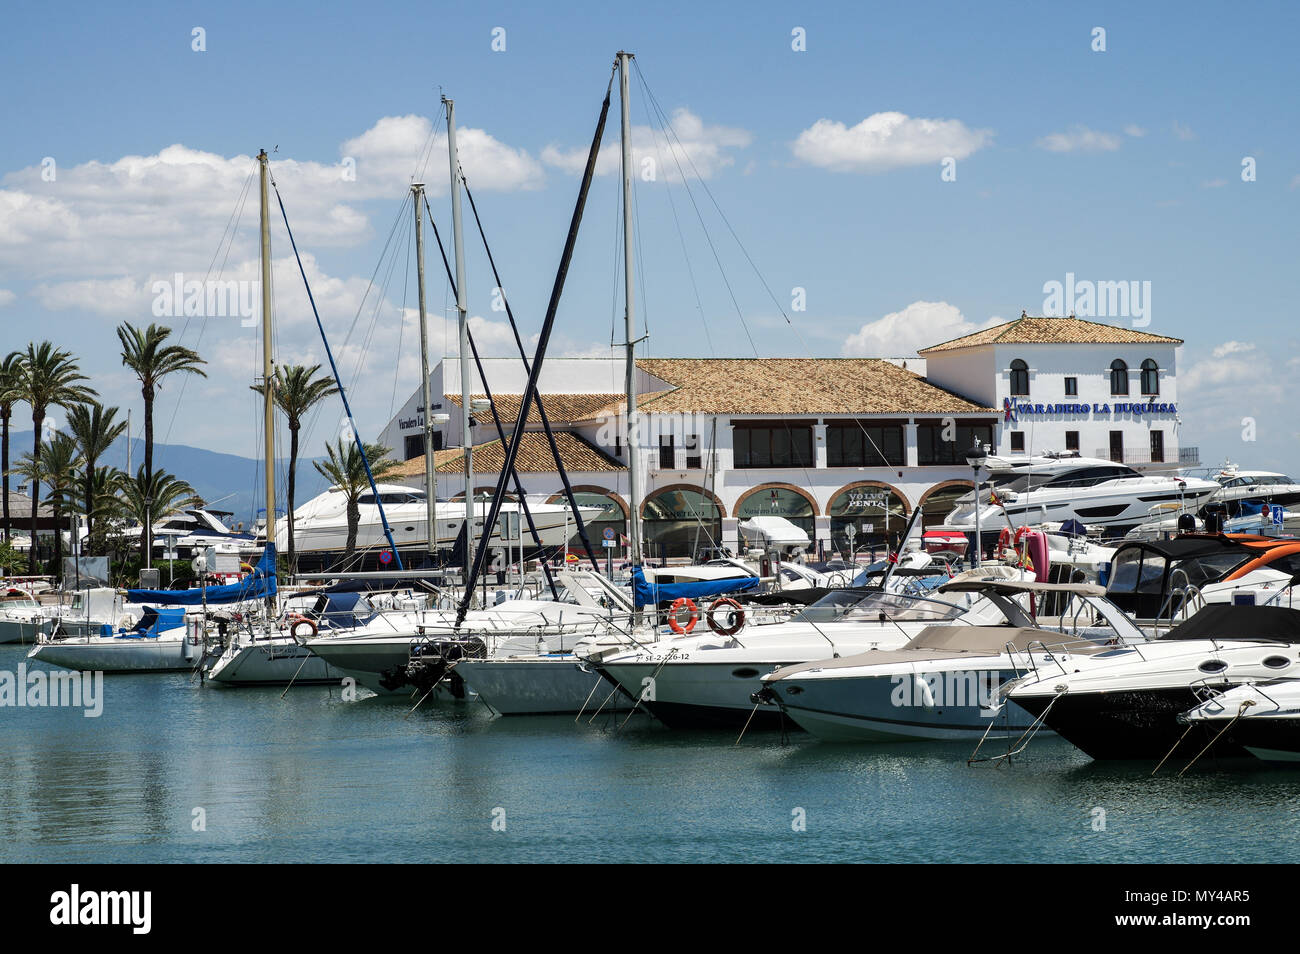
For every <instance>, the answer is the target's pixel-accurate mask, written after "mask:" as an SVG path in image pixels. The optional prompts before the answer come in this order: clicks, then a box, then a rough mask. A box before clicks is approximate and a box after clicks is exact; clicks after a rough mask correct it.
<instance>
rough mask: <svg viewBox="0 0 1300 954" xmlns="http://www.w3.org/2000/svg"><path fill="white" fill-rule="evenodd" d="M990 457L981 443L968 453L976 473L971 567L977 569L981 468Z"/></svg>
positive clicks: (969, 462) (968, 459) (978, 558)
mask: <svg viewBox="0 0 1300 954" xmlns="http://www.w3.org/2000/svg"><path fill="white" fill-rule="evenodd" d="M988 456H989V455H988V452H987V451H985V450H984V448H983V447H981V446H980V442H979V441H976V442H975V444H974V446H973V447H971V449H970V450H968V451H967V452H966V463H968V464H970V466H971V470H972V471H974V472H975V556H974V560H973V562H972V563H971V566H973V567H975V568H976V569H978V568H979V565H980V468H981V467H982V466H984V461H986V460H988Z"/></svg>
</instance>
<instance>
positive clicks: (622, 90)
mask: <svg viewBox="0 0 1300 954" xmlns="http://www.w3.org/2000/svg"><path fill="white" fill-rule="evenodd" d="M631 60H632V54H631V53H624V52H623V51H622V50H620V51H619V53H618V95H619V101H620V103H621V105H622V112H623V301H624V313H623V320H624V325H625V327H626V329H627V366H626V368H625V371H624V384H625V386H626V388H627V434H626V440H625V441H624V444H625V445H626V447H627V488H628V504H629V508H630V510H631V513H630V519H629V521H628V544H629V549H630V550H631V557H632V564H633V565H634V566H635V565H637V564H639V563H640V562H641V461H640V456H641V455H640V454H639V453H638V449H637V443H638V440H639V437H638V433H637V432H638V427H637V413H636V315H635V306H634V304H633V302H634V295H633V274H632V248H633V245H632V243H633V235H632V201H631V198H632V119H631V116H632V113H631V106H630V104H629V103H628V78H627V67H628V63H630V62H631Z"/></svg>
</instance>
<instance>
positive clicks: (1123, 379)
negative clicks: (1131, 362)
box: [1110, 358, 1128, 394]
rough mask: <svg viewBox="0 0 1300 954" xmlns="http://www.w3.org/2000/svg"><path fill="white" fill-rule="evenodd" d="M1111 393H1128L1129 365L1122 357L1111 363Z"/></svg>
mask: <svg viewBox="0 0 1300 954" xmlns="http://www.w3.org/2000/svg"><path fill="white" fill-rule="evenodd" d="M1110 393H1111V394H1128V365H1127V364H1125V363H1124V361H1123V359H1121V358H1116V359H1115V360H1114V361H1112V362H1111V363H1110Z"/></svg>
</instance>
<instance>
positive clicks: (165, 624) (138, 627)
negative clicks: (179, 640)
mask: <svg viewBox="0 0 1300 954" xmlns="http://www.w3.org/2000/svg"><path fill="white" fill-rule="evenodd" d="M184 625H185V610H183V609H154V608H153V607H152V606H146V607H145V608H144V613H143V614H142V615H141V617H140V621H139V622H138V623H136V624H135V625H134V626H132V627H131V628H130V629H123V630H119V631H118V634H117V638H118V639H153V638H155V637H157V636H158V635H159V634H160V633H165V632H166V631H167V630H169V629H180V628H181V627H182V626H184Z"/></svg>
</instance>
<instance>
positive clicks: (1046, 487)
mask: <svg viewBox="0 0 1300 954" xmlns="http://www.w3.org/2000/svg"><path fill="white" fill-rule="evenodd" d="M987 466H988V468H989V471H990V475H989V479H988V481H987V484H988V485H989V486H988V487H987V488H984V487H982V488H981V489H980V497H979V510H980V513H979V523H980V531H981V534H982V535H984V534H989V533H993V534H996V533H997V532H998V531H1000V530H1001V528H1003V527H1005V526H1007V523H1008V521H1010V523H1011V524H1012V525H1013V526H1014V527H1021V526H1025V525H1037V524H1042V523H1049V522H1064V521H1066V520H1077V521H1079V522H1080V523H1081V524H1083V525H1084V526H1085V527H1094V526H1097V527H1103V528H1105V529H1107V530H1108V531H1111V532H1112V533H1113V534H1114V535H1120V534H1121V533H1122V532H1125V531H1127V530H1129V529H1130V528H1132V527H1135V526H1137V525H1138V524H1140V523H1143V522H1144V521H1147V520H1149V519H1150V513H1151V508H1152V507H1154V506H1157V505H1159V504H1163V503H1175V504H1179V505H1181V506H1184V507H1186V508H1187V509H1188V510H1190V511H1192V512H1195V511H1196V510H1199V509H1200V508H1201V507H1202V506H1203V505H1204V504H1205V503H1206V502H1208V501H1209V500H1210V498H1211V497H1212V496H1213V495H1214V494H1215V493H1217V492H1218V491H1219V490H1221V489H1222V487H1221V485H1220V484H1218V483H1216V482H1215V481H1213V480H1203V479H1201V478H1198V477H1180V476H1176V475H1173V474H1145V475H1144V474H1139V473H1138V472H1137V471H1136V470H1134V469H1133V468H1131V467H1126V466H1124V465H1123V464H1117V463H1113V462H1112V461H1108V460H1101V459H1098V458H1090V457H1054V458H1037V457H1026V458H1010V457H990V458H989V459H988V463H987ZM939 529H941V530H944V531H959V532H969V531H972V530H974V529H975V498H974V494H973V493H969V494H966V495H964V496H962V497H959V498H958V499H957V502H956V506H954V507H953V510H952V512H951V513H949V514H948V516H947V517H946V518H945V520H944V523H943V526H942V527H940V528H939Z"/></svg>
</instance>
